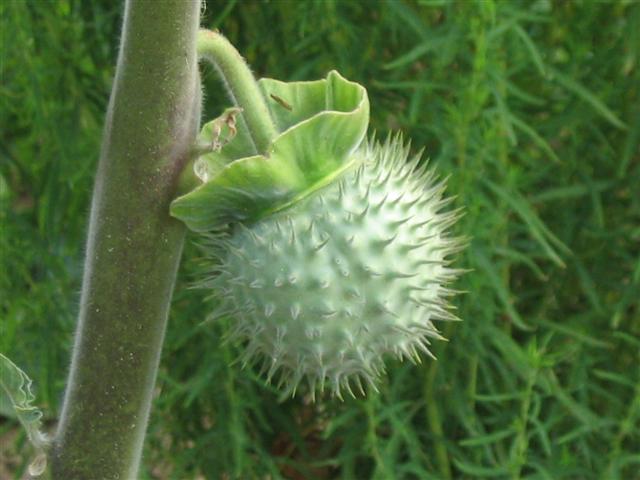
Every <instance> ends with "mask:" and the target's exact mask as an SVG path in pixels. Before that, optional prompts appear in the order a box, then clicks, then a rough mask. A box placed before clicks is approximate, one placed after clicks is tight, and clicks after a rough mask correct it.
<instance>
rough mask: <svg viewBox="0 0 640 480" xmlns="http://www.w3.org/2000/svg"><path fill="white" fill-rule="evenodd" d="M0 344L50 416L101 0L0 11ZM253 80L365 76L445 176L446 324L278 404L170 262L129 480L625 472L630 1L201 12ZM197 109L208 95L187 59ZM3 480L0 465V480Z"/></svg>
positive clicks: (631, 465) (630, 378) (72, 301)
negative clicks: (174, 283) (457, 217)
mask: <svg viewBox="0 0 640 480" xmlns="http://www.w3.org/2000/svg"><path fill="white" fill-rule="evenodd" d="M0 12H1V17H2V28H0V34H1V35H2V41H1V42H0V48H1V49H2V52H1V60H2V63H1V68H2V79H3V81H2V86H1V87H0V88H1V91H0V93H1V95H0V99H1V100H0V102H2V108H1V110H0V124H1V127H0V135H2V139H1V141H0V174H1V179H0V203H1V204H2V206H1V208H0V222H1V224H0V256H1V259H0V268H1V269H2V272H3V275H2V276H1V277H0V302H1V303H0V309H1V310H0V315H1V316H2V335H0V351H2V352H3V353H6V354H7V355H8V356H9V357H11V358H12V359H14V360H15V361H16V363H17V364H19V365H21V366H23V367H24V368H25V370H26V371H29V372H31V373H32V374H33V375H34V383H35V384H36V385H37V386H38V392H37V395H38V398H37V403H38V404H39V405H42V406H44V407H45V408H46V411H48V412H55V411H56V409H57V407H58V405H59V400H60V398H61V392H62V388H63V383H64V380H65V378H66V365H67V363H68V358H69V351H68V350H69V345H70V341H71V338H72V334H73V323H74V322H73V320H74V315H75V311H76V303H77V297H76V291H77V290H78V289H79V285H80V276H81V265H82V245H83V244H84V230H85V225H86V223H85V222H86V213H87V211H88V204H89V201H90V197H89V194H90V189H91V184H92V178H93V175H94V170H95V164H96V160H97V157H98V151H99V144H100V128H101V125H102V122H103V117H104V111H105V110H106V102H107V99H108V94H109V88H110V80H111V78H112V75H113V66H114V65H115V55H116V48H117V38H118V34H119V33H118V25H119V21H120V18H119V15H120V14H121V12H120V5H119V4H118V3H114V2H111V1H107V0H104V1H97V0H93V1H75V0H61V1H58V2H39V1H36V2H22V1H9V2H2V3H0ZM203 24H204V26H206V27H208V28H220V29H222V30H223V32H224V33H225V34H226V35H227V36H228V37H229V39H230V40H231V41H232V42H233V43H234V44H235V45H236V46H237V47H238V49H239V50H240V51H241V52H243V54H244V55H245V56H246V57H247V60H248V62H249V63H250V64H251V65H252V67H253V68H254V70H255V72H256V74H257V76H259V77H261V76H269V77H273V78H282V79H287V80H291V81H294V80H307V79H316V78H322V77H323V76H324V75H325V74H326V73H327V72H328V71H330V70H332V69H336V70H338V71H340V72H341V73H342V74H343V75H344V76H345V77H346V78H349V79H352V80H354V81H357V82H359V83H361V84H363V85H365V86H366V88H367V90H368V92H369V96H370V101H371V106H372V108H371V113H372V124H373V127H374V128H375V129H376V130H377V131H378V132H386V131H387V130H399V129H400V130H403V131H404V132H405V134H406V135H407V137H410V138H412V140H413V145H414V146H415V147H416V148H417V147H422V146H426V151H427V154H428V155H429V156H430V157H431V162H432V163H433V164H434V165H435V166H436V167H437V168H438V169H439V171H440V172H445V173H450V174H451V178H450V180H449V191H450V192H453V193H457V194H458V200H457V204H458V205H459V206H464V207H465V208H466V211H467V214H466V216H465V217H464V218H463V220H462V221H461V222H460V223H459V225H458V230H459V232H458V233H462V234H466V235H469V236H472V238H473V239H472V243H471V246H470V248H469V249H468V250H467V251H466V252H465V254H464V258H463V261H462V262H459V263H458V265H457V266H460V267H467V268H473V269H474V272H473V273H471V274H469V275H467V276H465V277H463V279H462V281H460V282H459V283H458V286H457V288H460V289H462V290H466V291H468V292H469V293H467V294H466V295H463V296H460V297H458V299H457V304H458V307H459V312H458V315H459V316H460V317H461V318H463V319H464V320H465V321H464V322H462V323H457V324H455V325H453V324H451V327H449V328H448V329H447V330H445V336H447V337H448V338H449V339H450V342H449V343H448V344H444V343H439V344H438V345H437V346H436V349H435V350H436V352H435V353H436V355H437V357H438V361H437V362H433V361H426V362H425V363H424V364H423V365H422V366H421V367H416V366H413V365H410V364H407V365H403V364H396V363H394V364H392V366H391V368H390V369H389V379H388V381H387V382H386V383H385V385H384V386H383V388H382V389H381V392H380V393H379V394H372V395H370V396H368V397H367V398H366V399H365V400H361V399H359V400H346V401H345V402H340V401H337V400H336V401H334V400H325V401H322V402H320V403H316V404H315V405H310V404H308V403H307V402H306V401H305V399H304V398H303V399H295V400H287V401H285V402H284V403H278V402H277V398H278V394H277V392H275V391H274V390H272V389H271V388H270V387H265V386H264V385H263V381H262V379H260V378H259V377H258V376H257V372H256V371H253V370H252V369H245V370H242V369H241V366H240V365H238V364H233V365H231V366H229V364H230V363H231V362H232V360H233V359H235V358H237V357H238V347H237V346H235V345H230V344H224V343H222V342H221V336H222V334H223V333H224V332H225V331H226V330H227V329H228V328H229V325H226V324H225V322H224V321H223V322H219V323H217V324H215V325H214V326H213V328H210V326H209V325H208V326H206V328H204V327H203V326H202V325H201V324H200V322H201V321H202V320H204V318H205V317H206V312H207V311H208V310H209V309H210V308H211V303H207V302H205V301H204V299H203V297H204V295H205V294H204V292H202V291H198V290H194V289H188V288H187V287H188V286H189V285H190V284H192V282H193V280H194V279H195V278H196V275H195V271H196V270H197V269H198V268H199V267H198V265H199V261H198V255H199V254H198V251H197V249H196V248H195V247H193V245H190V246H189V247H188V248H187V252H186V258H185V262H184V268H183V270H182V272H181V279H180V281H179V285H178V289H177V291H176V295H175V298H174V303H173V312H172V316H171V321H170V324H169V331H168V334H167V343H166V348H165V351H164V356H163V364H162V371H161V375H160V381H159V386H158V391H159V396H158V397H157V399H156V403H155V409H154V411H153V414H152V420H151V421H152V424H151V427H150V437H149V441H148V445H147V453H146V457H145V458H146V462H147V472H146V476H147V478H176V479H179V478H194V477H196V475H197V474H202V475H203V476H204V477H205V478H212V479H216V478H263V477H264V476H265V475H268V474H270V475H271V477H272V478H309V479H313V478H379V479H388V478H399V479H429V478H431V479H436V478H473V479H475V478H483V477H489V478H532V479H533V478H540V479H554V480H555V479H573V478H585V479H594V480H595V479H599V478H612V479H615V478H620V479H626V478H633V472H635V471H637V468H638V465H639V464H640V456H639V455H638V449H637V445H638V444H639V443H640V436H639V435H640V434H639V432H640V371H639V369H638V363H639V360H640V358H639V355H638V351H639V349H640V320H639V319H640V309H639V306H640V305H639V303H638V302H639V301H638V297H639V295H638V292H639V291H640V247H639V245H640V228H639V227H638V225H640V195H639V194H638V185H640V153H639V143H640V98H639V97H640V58H639V56H640V38H639V36H640V33H639V32H640V5H639V4H638V3H637V2H633V1H619V2H615V3H605V2H581V1H577V0H576V1H567V2H550V1H544V0H537V1H535V2H524V1H513V2H504V1H502V2H500V1H489V0H486V1H460V2H450V1H446V0H415V1H381V2H368V1H367V2H365V1H348V2H347V1H344V2H339V1H335V0H323V1H311V0H309V1H293V0H292V1H280V2H262V1H255V0H251V1H243V2H238V1H230V2H210V3H209V4H208V6H207V10H206V12H205V15H204V22H203ZM205 81H206V83H207V92H208V98H207V104H206V107H207V108H206V111H207V114H206V117H205V118H214V117H215V116H217V115H218V114H219V113H220V112H221V111H222V106H223V105H225V106H226V105H227V103H226V100H225V92H224V91H219V92H216V91H215V89H216V88H217V87H216V86H217V85H218V83H217V81H216V75H215V74H214V73H213V72H211V71H209V73H207V74H206V75H205ZM18 474H19V473H16V475H18Z"/></svg>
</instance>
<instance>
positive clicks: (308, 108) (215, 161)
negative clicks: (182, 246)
mask: <svg viewBox="0 0 640 480" xmlns="http://www.w3.org/2000/svg"><path fill="white" fill-rule="evenodd" d="M260 88H261V90H262V92H263V94H264V95H265V99H266V101H267V104H268V105H269V108H270V112H271V115H272V118H273V120H274V122H275V123H276V125H277V128H278V130H279V131H280V132H281V133H280V135H278V136H277V137H276V139H275V140H274V141H273V143H272V145H271V146H270V148H269V150H268V151H267V152H265V154H263V155H253V156H249V157H244V158H234V157H235V156H237V155H241V154H242V153H243V149H242V146H243V145H242V142H243V140H242V137H241V135H242V134H241V127H239V128H238V135H237V136H236V137H235V138H234V139H233V140H231V141H230V142H229V144H228V145H227V146H225V147H223V148H222V149H221V151H220V153H219V154H215V155H217V157H214V156H211V155H208V156H207V155H206V156H205V157H204V158H203V159H201V160H199V161H198V162H196V169H195V170H196V175H198V176H199V177H200V179H201V180H203V181H204V183H203V184H202V185H200V186H198V187H196V188H195V189H194V190H193V191H191V192H189V193H187V194H186V195H183V196H181V197H178V198H177V199H176V200H174V202H173V203H172V205H171V214H172V215H173V216H174V217H176V218H178V219H180V220H182V221H183V222H185V223H186V224H187V226H188V227H189V228H191V229H192V230H195V231H208V230H212V229H215V228H218V227H220V226H222V225H224V224H226V223H229V222H233V221H251V220H257V219H259V218H261V217H262V216H264V215H267V214H269V213H272V212H274V211H277V210H280V209H283V208H286V207H287V206H289V205H291V204H292V203H294V202H295V201H297V200H299V199H300V198H302V197H304V196H306V195H308V194H309V193H310V192H312V191H315V190H316V189H318V188H321V187H322V186H324V185H325V184H327V183H328V182H330V181H331V180H332V179H333V178H335V177H336V176H337V175H340V174H341V173H342V172H343V171H344V170H346V169H348V168H349V167H350V166H352V165H353V164H355V163H357V162H358V161H359V156H358V155H357V154H354V152H355V150H356V149H357V147H358V146H359V145H360V143H361V142H362V139H363V138H364V135H365V133H366V130H367V126H368V123H369V101H368V98H367V92H366V90H365V89H364V87H362V86H361V85H359V84H357V83H353V82H349V81H347V80H346V79H344V78H343V77H341V76H340V74H339V73H337V72H335V71H332V72H330V73H329V75H328V76H327V78H326V79H325V80H320V81H314V82H293V83H283V82H279V81H276V80H270V79H263V80H261V81H260ZM207 128H208V129H209V130H208V131H209V132H211V131H212V129H211V126H210V124H208V125H207V126H205V129H203V134H202V135H201V140H203V141H207V139H206V135H207V131H206V129H207ZM211 140H212V139H209V141H211ZM203 161H204V162H208V163H207V165H208V166H205V168H202V162H203ZM225 162H229V163H227V164H226V165H224V166H223V167H221V165H222V164H224V163H225Z"/></svg>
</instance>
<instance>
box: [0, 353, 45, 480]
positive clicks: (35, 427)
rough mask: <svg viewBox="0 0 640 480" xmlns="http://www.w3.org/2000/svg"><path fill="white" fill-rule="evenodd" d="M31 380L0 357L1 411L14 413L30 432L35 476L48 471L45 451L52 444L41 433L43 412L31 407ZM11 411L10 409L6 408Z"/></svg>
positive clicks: (32, 396)
mask: <svg viewBox="0 0 640 480" xmlns="http://www.w3.org/2000/svg"><path fill="white" fill-rule="evenodd" d="M31 383H32V382H31V379H30V378H29V377H28V376H27V374H26V373H24V372H23V371H22V370H20V368H19V367H18V366H17V365H16V364H15V363H13V362H12V361H11V360H9V359H8V358H7V357H5V356H4V355H3V354H1V353H0V386H1V387H2V388H1V389H0V405H2V407H3V408H2V410H3V411H4V410H6V409H8V410H10V409H11V408H12V409H13V411H14V413H15V417H16V418H17V419H18V420H19V421H20V423H21V424H22V426H23V427H24V429H25V430H26V432H27V437H28V438H29V440H30V441H31V443H32V444H33V446H34V447H35V449H36V454H37V455H36V458H35V460H34V461H33V462H32V463H31V465H30V466H29V473H30V474H31V475H32V476H38V475H41V474H42V473H43V472H44V469H45V467H46V454H45V450H46V449H47V447H48V444H49V441H48V439H47V437H46V435H45V434H44V433H42V432H41V431H40V423H41V422H40V419H41V418H42V411H41V410H40V409H38V408H37V407H34V406H33V405H31V403H32V402H33V401H34V400H35V395H34V394H33V393H32V392H31ZM7 407H8V408H7Z"/></svg>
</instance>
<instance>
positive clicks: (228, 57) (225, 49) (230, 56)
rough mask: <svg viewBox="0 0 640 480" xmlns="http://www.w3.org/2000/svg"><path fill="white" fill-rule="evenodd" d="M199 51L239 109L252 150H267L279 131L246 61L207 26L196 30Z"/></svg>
mask: <svg viewBox="0 0 640 480" xmlns="http://www.w3.org/2000/svg"><path fill="white" fill-rule="evenodd" d="M198 54H199V55H200V56H201V57H202V58H204V59H206V60H208V61H210V62H211V63H213V65H214V66H215V67H216V68H217V69H218V72H219V73H220V76H221V77H222V80H223V81H224V83H225V85H226V87H227V91H228V92H229V95H230V96H231V99H232V101H233V102H234V103H235V105H236V106H238V107H240V108H241V109H242V113H241V114H240V121H241V122H244V124H245V125H244V126H245V127H246V129H247V131H248V132H249V135H250V137H251V139H252V142H253V145H254V147H255V151H254V152H253V153H255V154H264V153H266V152H267V149H268V147H269V145H271V142H272V140H273V139H274V138H275V137H276V135H277V134H278V133H277V130H276V127H275V125H274V123H273V120H272V119H271V115H270V114H269V108H268V107H267V104H266V103H265V101H264V97H263V95H262V93H261V92H260V88H259V87H258V83H257V82H256V80H255V78H254V77H253V73H251V70H250V69H249V67H248V65H247V63H246V62H245V61H244V59H243V58H242V56H241V55H240V53H238V51H237V50H236V49H235V47H234V46H233V45H231V43H229V41H228V40H227V39H226V38H224V37H223V36H222V35H221V34H219V33H217V32H212V31H210V30H200V32H199V33H198Z"/></svg>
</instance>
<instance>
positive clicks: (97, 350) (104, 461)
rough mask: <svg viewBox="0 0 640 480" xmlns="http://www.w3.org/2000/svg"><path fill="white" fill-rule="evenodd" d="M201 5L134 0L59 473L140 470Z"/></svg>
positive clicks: (171, 263) (127, 474) (103, 165)
mask: <svg viewBox="0 0 640 480" xmlns="http://www.w3.org/2000/svg"><path fill="white" fill-rule="evenodd" d="M199 12H200V2H199V0H162V1H154V2H151V1H146V0H127V2H126V6H125V16H124V26H123V33H122V42H121V48H120V55H119V58H118V65H117V70H116V77H115V80H114V85H113V91H112V94H111V100H110V104H109V110H108V112H107V118H106V125H105V130H104V139H103V147H102V152H101V158H100V163H99V166H98V172H97V176H96V183H95V189H94V195H93V202H92V206H91V217H90V223H89V233H88V241H87V248H86V260H85V270H84V279H83V286H82V296H81V302H80V311H79V317H78V326H77V332H76V338H75V345H74V350H73V358H72V363H71V370H70V374H69V381H68V384H67V390H66V394H65V399H64V404H63V409H62V414H61V419H60V424H59V427H58V431H57V434H56V436H55V439H54V445H53V449H52V453H51V462H52V475H53V478H54V479H56V480H58V479H60V480H62V479H64V480H74V479H83V480H86V479H116V478H117V479H121V480H123V479H134V478H138V476H137V471H138V466H139V463H140V456H141V452H142V444H143V440H144V436H145V430H146V425H147V420H148V415H149V409H150V404H151V398H152V392H153V388H154V384H155V379H156V374H157V369H158V363H159V359H160V352H161V348H162V342H163V338H164V331H165V325H166V320H167V315H168V309H169V302H170V299H171V295H172V291H173V286H174V282H175V275H176V271H177V267H178V262H179V259H180V254H181V250H182V244H183V240H184V233H185V228H184V226H183V225H182V224H181V223H180V222H178V221H176V220H174V219H172V218H170V217H169V214H168V212H169V203H170V201H171V199H172V197H173V196H174V192H175V188H176V182H177V178H178V175H179V173H180V171H181V170H182V167H183V164H184V163H185V162H186V161H187V160H188V157H189V149H190V147H191V145H192V144H193V142H194V139H195V135H196V132H197V130H198V127H199V125H198V124H199V117H200V88H199V80H198V69H197V57H196V36H197V31H198V22H199Z"/></svg>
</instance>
